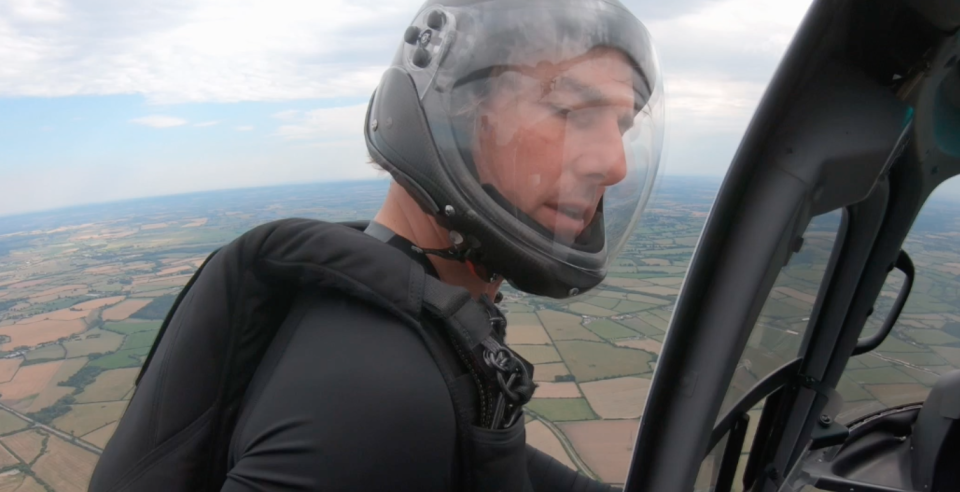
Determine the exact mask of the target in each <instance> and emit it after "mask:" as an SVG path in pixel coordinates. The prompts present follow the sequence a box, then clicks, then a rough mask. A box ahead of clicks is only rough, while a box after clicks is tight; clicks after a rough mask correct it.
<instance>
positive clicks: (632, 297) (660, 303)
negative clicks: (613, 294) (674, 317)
mask: <svg viewBox="0 0 960 492" xmlns="http://www.w3.org/2000/svg"><path fill="white" fill-rule="evenodd" d="M627 299H628V300H631V301H637V302H645V303H647V304H654V305H657V306H663V305H665V304H670V301H667V300H664V299H660V298H657V297H650V296H645V295H643V294H627Z"/></svg>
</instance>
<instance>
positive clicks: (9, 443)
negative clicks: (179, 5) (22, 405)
mask: <svg viewBox="0 0 960 492" xmlns="http://www.w3.org/2000/svg"><path fill="white" fill-rule="evenodd" d="M45 436H46V434H41V433H39V432H37V431H35V430H26V431H23V432H21V433H19V434H14V435H12V436H7V437H3V438H0V442H2V443H3V445H4V446H6V447H7V449H9V450H10V451H13V454H15V455H17V456H19V457H20V459H21V460H23V461H24V462H26V463H30V462H31V461H33V460H34V459H35V458H36V457H37V456H39V455H40V449H41V448H42V445H43V438H44V437H45Z"/></svg>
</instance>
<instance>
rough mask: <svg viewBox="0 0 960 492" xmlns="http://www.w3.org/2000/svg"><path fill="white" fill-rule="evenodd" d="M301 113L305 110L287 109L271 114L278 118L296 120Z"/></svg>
mask: <svg viewBox="0 0 960 492" xmlns="http://www.w3.org/2000/svg"><path fill="white" fill-rule="evenodd" d="M301 113H303V111H300V110H299V109H288V110H286V111H280V112H279V113H274V114H273V115H271V116H272V117H274V118H276V119H278V120H294V119H297V117H299V116H300V114H301Z"/></svg>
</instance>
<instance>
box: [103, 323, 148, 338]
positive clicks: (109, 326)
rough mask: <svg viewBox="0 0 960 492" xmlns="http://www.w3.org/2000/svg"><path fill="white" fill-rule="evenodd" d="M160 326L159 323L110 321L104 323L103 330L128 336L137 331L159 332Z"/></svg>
mask: <svg viewBox="0 0 960 492" xmlns="http://www.w3.org/2000/svg"><path fill="white" fill-rule="evenodd" d="M161 324H162V322H160V321H121V322H113V321H111V322H107V323H104V324H103V328H104V329H105V330H110V331H114V332H117V333H121V334H123V335H129V334H131V333H136V332H139V331H151V330H159V329H160V325H161Z"/></svg>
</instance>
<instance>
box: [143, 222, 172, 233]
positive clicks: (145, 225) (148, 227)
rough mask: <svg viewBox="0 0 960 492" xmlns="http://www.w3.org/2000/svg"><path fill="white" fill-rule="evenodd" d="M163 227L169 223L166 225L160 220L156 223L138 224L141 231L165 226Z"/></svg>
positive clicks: (166, 225)
mask: <svg viewBox="0 0 960 492" xmlns="http://www.w3.org/2000/svg"><path fill="white" fill-rule="evenodd" d="M165 227H169V225H168V224H167V223H166V222H160V223H157V224H144V225H142V226H140V230H141V231H152V230H156V229H163V228H165Z"/></svg>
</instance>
